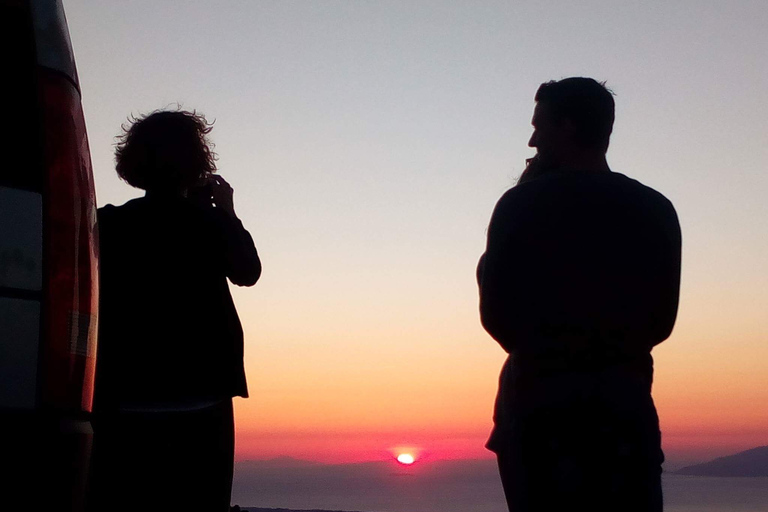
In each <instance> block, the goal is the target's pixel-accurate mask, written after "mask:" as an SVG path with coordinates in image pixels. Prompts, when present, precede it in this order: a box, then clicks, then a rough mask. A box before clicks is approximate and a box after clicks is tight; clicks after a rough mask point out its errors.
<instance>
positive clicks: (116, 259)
mask: <svg viewBox="0 0 768 512" xmlns="http://www.w3.org/2000/svg"><path fill="white" fill-rule="evenodd" d="M98 222H99V236H100V251H101V254H100V279H101V282H100V290H101V291H100V293H101V297H100V317H99V347H98V351H99V352H98V363H97V369H96V390H95V397H94V402H95V403H94V407H95V410H96V411H97V412H98V411H105V410H111V409H115V408H119V407H124V406H129V407H134V406H137V405H138V406H144V405H153V404H161V405H162V404H168V403H172V404H176V403H186V402H193V401H205V400H221V399H228V398H230V397H233V396H242V397H246V396H248V389H247V387H246V381H245V371H244V368H243V330H242V327H241V325H240V320H239V318H238V316H237V312H236V311H235V306H234V303H233V302H232V297H231V295H230V293H229V287H228V285H227V278H229V279H230V280H231V281H232V282H233V283H234V284H237V285H244V286H250V285H252V284H254V283H255V282H256V280H257V279H258V278H259V275H260V272H261V264H260V261H259V257H258V254H257V252H256V248H255V247H254V244H253V240H252V239H251V236H250V235H249V234H248V232H247V231H246V230H245V229H244V228H243V225H242V223H241V222H240V221H239V220H238V219H236V218H234V217H231V216H229V215H227V214H226V213H225V212H223V211H222V210H220V209H217V208H202V207H199V206H197V205H195V204H193V203H192V202H190V201H188V200H186V199H184V198H182V197H173V196H170V197H169V196H162V197H154V196H151V195H148V196H147V197H143V198H140V199H134V200H132V201H129V202H127V203H126V204H124V205H122V206H119V207H115V206H112V205H108V206H105V207H103V208H100V209H99V211H98Z"/></svg>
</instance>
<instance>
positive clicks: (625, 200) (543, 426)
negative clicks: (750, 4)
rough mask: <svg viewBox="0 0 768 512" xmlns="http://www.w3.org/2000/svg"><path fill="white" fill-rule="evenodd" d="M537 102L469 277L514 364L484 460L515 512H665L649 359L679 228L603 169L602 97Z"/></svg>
mask: <svg viewBox="0 0 768 512" xmlns="http://www.w3.org/2000/svg"><path fill="white" fill-rule="evenodd" d="M535 100H536V107H535V110H534V115H533V120H532V124H533V128H534V132H533V135H532V136H531V139H530V141H529V143H528V145H529V146H531V147H535V148H536V149H537V155H536V157H535V158H534V159H532V160H533V161H532V162H530V163H529V166H528V168H527V169H526V171H525V173H524V174H523V176H522V177H521V181H520V183H518V185H517V186H515V187H514V188H512V189H510V190H509V191H507V192H506V193H505V194H504V196H502V198H501V199H500V200H499V202H498V204H497V205H496V208H495V210H494V213H493V217H492V218H491V223H490V227H489V229H488V245H487V249H486V253H485V255H484V256H483V258H482V259H481V262H480V265H479V267H478V281H479V284H480V313H481V318H482V323H483V326H484V327H485V329H486V330H487V331H488V333H489V334H490V335H491V336H493V338H494V339H496V341H498V342H499V344H500V345H501V346H502V347H503V348H504V350H505V351H507V353H508V354H509V357H508V359H507V361H506V363H505V365H504V367H503V369H502V372H501V377H500V381H499V393H498V397H497V401H496V409H495V414H494V423H495V426H494V429H493V432H492V434H491V436H490V439H489V441H488V444H487V447H488V448H489V449H490V450H492V451H494V452H496V454H497V456H498V462H499V470H500V474H501V479H502V483H503V485H504V492H505V495H506V498H507V503H508V505H509V509H510V510H511V511H515V512H519V511H559V510H580V509H584V510H590V511H612V512H614V511H615V512H619V511H621V512H627V511H638V512H639V511H643V512H646V511H660V510H661V509H662V496H661V463H662V462H663V460H664V456H663V454H662V451H661V438H660V432H659V422H658V416H657V415H656V409H655V407H654V404H653V400H652V398H651V383H652V378H653V360H652V358H651V354H650V353H651V349H652V348H653V347H654V346H655V345H657V344H658V343H660V342H662V341H663V340H665V339H666V338H667V337H668V336H669V335H670V333H671V331H672V327H673V325H674V322H675V317H676V315H677V304H678V297H679V286H680V246H681V238H680V227H679V224H678V220H677V216H676V214H675V210H674V208H673V207H672V204H671V203H670V202H669V201H668V200H667V199H666V198H665V197H664V196H662V195H661V194H659V193H658V192H656V191H655V190H653V189H650V188H648V187H646V186H644V185H642V184H640V183H638V182H637V181H635V180H632V179H630V178H628V177H626V176H624V175H622V174H619V173H615V172H612V171H611V170H610V169H609V167H608V164H607V162H606V158H605V153H606V150H607V149H608V141H609V138H610V134H611V131H612V128H613V120H614V102H613V97H612V95H611V93H610V92H609V91H608V90H607V89H606V88H605V87H604V86H603V85H601V84H599V83H598V82H596V81H594V80H592V79H589V78H568V79H564V80H561V81H558V82H548V83H545V84H542V85H541V87H540V88H539V90H538V92H537V93H536V97H535Z"/></svg>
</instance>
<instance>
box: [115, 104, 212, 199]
mask: <svg viewBox="0 0 768 512" xmlns="http://www.w3.org/2000/svg"><path fill="white" fill-rule="evenodd" d="M122 129H123V133H122V134H120V135H119V136H118V137H117V143H116V144H115V164H116V170H117V175H118V176H120V178H122V179H123V180H125V181H126V182H127V183H128V184H129V185H132V186H134V187H136V188H140V189H144V190H147V191H168V192H181V191H184V190H186V189H188V188H189V187H191V186H193V185H194V184H195V183H197V182H198V181H199V180H200V179H202V178H206V177H207V176H209V175H211V174H212V173H214V172H216V162H215V161H216V153H214V152H213V151H212V150H211V148H212V147H213V144H212V143H211V142H210V140H208V133H210V131H211V129H213V123H208V121H207V120H206V119H205V116H204V115H203V114H198V113H197V112H195V111H192V112H187V111H184V110H171V111H169V110H156V111H154V112H152V113H150V114H148V115H146V116H140V117H138V118H136V117H131V118H130V119H129V122H128V124H127V125H123V126H122Z"/></svg>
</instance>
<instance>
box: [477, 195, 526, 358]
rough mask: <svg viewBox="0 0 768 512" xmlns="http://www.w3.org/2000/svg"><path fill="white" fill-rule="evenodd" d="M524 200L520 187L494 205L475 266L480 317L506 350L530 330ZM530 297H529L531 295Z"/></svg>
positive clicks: (509, 349)
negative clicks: (478, 261)
mask: <svg viewBox="0 0 768 512" xmlns="http://www.w3.org/2000/svg"><path fill="white" fill-rule="evenodd" d="M529 223H530V219H528V218H526V212H525V201H524V198H523V197H521V194H520V193H519V189H511V190H509V191H507V193H505V194H504V195H503V196H502V198H501V199H500V200H499V202H498V203H497V204H496V208H495V209H494V212H493V215H492V217H491V222H490V225H489V227H488V243H487V246H486V252H485V254H484V255H483V257H482V258H481V261H480V263H479V264H478V269H477V278H478V284H479V287H480V320H481V322H482V324H483V327H484V328H485V330H486V331H488V334H490V335H491V336H492V337H493V338H494V339H495V340H496V341H497V342H498V343H499V344H500V345H501V346H502V348H503V349H504V350H506V351H507V352H508V353H511V352H512V351H513V350H514V349H515V348H516V347H518V346H519V343H520V341H521V339H523V338H524V337H526V333H527V332H529V331H530V328H531V327H530V315H529V314H528V309H529V307H530V303H529V302H528V301H527V300H526V296H528V295H529V294H532V293H533V291H532V290H528V289H527V288H528V282H529V279H528V277H529V271H530V270H532V269H528V268H526V266H527V265H526V260H527V259H529V256H528V255H526V254H525V253H524V252H523V251H527V250H530V249H531V247H530V246H529V244H527V243H526V241H525V240H526V238H527V235H526V233H528V232H529V231H530V226H529V225H528V224H529ZM531 298H532V297H531Z"/></svg>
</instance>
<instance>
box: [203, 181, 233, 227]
mask: <svg viewBox="0 0 768 512" xmlns="http://www.w3.org/2000/svg"><path fill="white" fill-rule="evenodd" d="M208 186H209V187H210V190H211V199H212V201H213V204H214V205H216V208H221V209H222V210H223V211H224V212H226V213H228V214H229V215H231V216H233V217H235V201H234V195H235V191H234V190H233V189H232V187H231V186H230V185H229V183H227V180H225V179H224V178H222V177H221V176H219V175H218V174H212V175H211V176H209V177H208Z"/></svg>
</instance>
